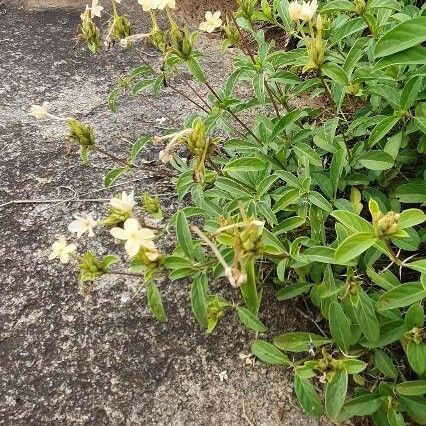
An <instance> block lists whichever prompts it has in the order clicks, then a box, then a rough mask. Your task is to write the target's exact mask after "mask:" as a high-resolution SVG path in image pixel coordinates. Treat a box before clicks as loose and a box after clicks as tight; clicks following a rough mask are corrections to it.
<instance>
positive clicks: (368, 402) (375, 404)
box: [339, 394, 383, 421]
mask: <svg viewBox="0 0 426 426" xmlns="http://www.w3.org/2000/svg"><path fill="white" fill-rule="evenodd" d="M382 404H383V402H382V396H381V395H374V394H373V395H371V394H367V395H361V396H358V397H356V398H353V399H351V400H350V401H348V402H346V403H345V404H344V405H343V408H342V411H341V413H340V414H339V421H345V420H349V419H350V418H351V417H354V416H359V417H365V416H371V415H372V414H373V413H375V412H376V411H377V410H378V409H379V408H380V407H381V406H382Z"/></svg>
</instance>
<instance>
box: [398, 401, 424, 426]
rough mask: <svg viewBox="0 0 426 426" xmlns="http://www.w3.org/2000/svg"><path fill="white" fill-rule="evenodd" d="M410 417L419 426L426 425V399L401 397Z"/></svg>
mask: <svg viewBox="0 0 426 426" xmlns="http://www.w3.org/2000/svg"><path fill="white" fill-rule="evenodd" d="M401 399H402V401H403V402H404V404H405V405H406V407H407V411H408V414H409V416H410V417H411V418H412V419H413V420H414V421H415V422H417V423H418V424H419V425H426V398H421V397H418V396H411V397H410V396H401Z"/></svg>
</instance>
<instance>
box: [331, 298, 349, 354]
mask: <svg viewBox="0 0 426 426" xmlns="http://www.w3.org/2000/svg"><path fill="white" fill-rule="evenodd" d="M328 316H329V323H330V332H331V335H332V336H333V339H334V341H335V342H336V344H337V346H338V347H339V348H340V349H341V350H342V351H343V352H345V353H348V351H349V346H350V341H351V335H352V333H351V324H350V320H349V318H348V317H347V316H346V314H345V312H344V311H343V308H342V306H341V305H340V304H339V303H337V302H332V303H330V308H329V313H328Z"/></svg>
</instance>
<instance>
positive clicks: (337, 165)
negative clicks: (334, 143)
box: [330, 149, 347, 196]
mask: <svg viewBox="0 0 426 426" xmlns="http://www.w3.org/2000/svg"><path fill="white" fill-rule="evenodd" d="M346 163H347V160H346V151H345V150H343V149H338V150H337V151H336V152H335V154H334V155H333V159H332V160H331V165H330V180H331V184H332V185H333V194H334V196H336V193H337V189H338V187H339V182H340V178H341V177H342V173H343V169H344V167H345V165H346Z"/></svg>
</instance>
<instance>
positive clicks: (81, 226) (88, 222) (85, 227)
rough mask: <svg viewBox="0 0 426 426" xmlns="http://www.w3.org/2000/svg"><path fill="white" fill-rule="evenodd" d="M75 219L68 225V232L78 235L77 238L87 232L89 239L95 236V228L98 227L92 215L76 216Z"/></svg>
mask: <svg viewBox="0 0 426 426" xmlns="http://www.w3.org/2000/svg"><path fill="white" fill-rule="evenodd" d="M74 219H75V220H73V221H72V222H71V223H70V224H69V225H68V230H69V231H70V232H74V233H76V234H77V238H80V237H81V236H82V235H83V234H84V233H85V232H87V233H88V234H89V237H94V236H95V233H94V232H93V228H95V227H96V225H97V223H96V220H95V219H93V217H92V215H91V214H87V215H86V217H83V216H78V215H74Z"/></svg>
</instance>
